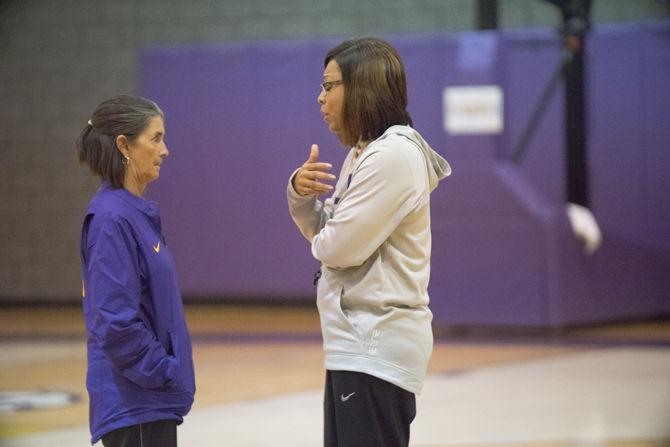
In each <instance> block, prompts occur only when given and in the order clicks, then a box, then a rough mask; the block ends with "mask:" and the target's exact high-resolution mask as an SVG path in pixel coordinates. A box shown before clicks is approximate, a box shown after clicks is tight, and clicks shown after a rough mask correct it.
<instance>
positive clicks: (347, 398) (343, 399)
mask: <svg viewBox="0 0 670 447" xmlns="http://www.w3.org/2000/svg"><path fill="white" fill-rule="evenodd" d="M354 394H356V391H354V392H353V393H351V394H349V395H348V396H345V395H344V394H340V399H342V402H346V401H348V400H349V398H350V397H351V396H353V395H354Z"/></svg>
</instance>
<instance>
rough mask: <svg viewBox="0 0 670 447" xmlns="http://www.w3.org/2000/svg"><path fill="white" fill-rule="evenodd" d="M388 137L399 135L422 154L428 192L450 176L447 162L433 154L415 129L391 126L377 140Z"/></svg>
mask: <svg viewBox="0 0 670 447" xmlns="http://www.w3.org/2000/svg"><path fill="white" fill-rule="evenodd" d="M389 135H399V136H402V137H404V138H407V139H408V140H410V141H411V142H412V143H414V144H415V145H416V146H417V147H418V148H419V149H420V150H421V152H422V153H423V155H424V157H425V158H426V166H427V167H428V182H429V185H430V190H431V191H432V190H433V189H435V188H436V187H437V183H438V182H439V181H440V180H442V179H443V178H445V177H448V176H449V175H451V166H450V165H449V162H447V160H445V159H444V157H442V156H441V155H440V154H438V153H437V152H435V150H434V149H433V148H432V147H430V145H429V144H428V142H427V141H426V140H424V139H423V137H422V136H421V134H420V133H419V132H417V131H416V130H415V129H413V128H411V127H409V126H399V125H398V126H391V127H389V128H388V129H386V132H384V134H383V135H382V136H381V137H379V139H380V140H381V139H384V138H386V137H388V136H389Z"/></svg>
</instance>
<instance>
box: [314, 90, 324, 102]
mask: <svg viewBox="0 0 670 447" xmlns="http://www.w3.org/2000/svg"><path fill="white" fill-rule="evenodd" d="M316 102H318V103H319V104H323V103H325V102H326V92H324V91H323V90H321V93H319V96H317V97H316Z"/></svg>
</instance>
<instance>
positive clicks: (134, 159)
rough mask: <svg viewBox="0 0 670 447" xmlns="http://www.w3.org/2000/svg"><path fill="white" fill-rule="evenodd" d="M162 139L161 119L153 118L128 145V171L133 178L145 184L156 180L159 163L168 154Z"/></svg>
mask: <svg viewBox="0 0 670 447" xmlns="http://www.w3.org/2000/svg"><path fill="white" fill-rule="evenodd" d="M164 137H165V127H164V125H163V118H161V117H160V116H154V117H153V118H151V120H150V121H149V124H148V125H147V127H146V129H144V131H143V132H142V133H141V134H139V135H138V136H137V138H136V139H135V140H134V141H132V142H129V143H128V146H129V148H130V162H129V163H128V169H130V170H131V173H132V175H134V176H135V178H137V179H140V180H141V181H143V182H147V183H148V182H152V181H154V180H156V179H157V178H158V176H159V175H160V171H161V167H160V166H161V163H162V162H163V160H164V159H165V157H167V156H168V154H169V152H168V149H167V147H166V146H165V140H164Z"/></svg>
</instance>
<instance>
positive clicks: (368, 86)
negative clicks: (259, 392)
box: [287, 37, 451, 447]
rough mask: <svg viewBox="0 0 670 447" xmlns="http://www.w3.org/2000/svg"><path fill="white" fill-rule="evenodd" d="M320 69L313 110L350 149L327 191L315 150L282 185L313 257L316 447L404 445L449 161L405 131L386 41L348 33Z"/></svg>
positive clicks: (402, 91) (424, 358)
mask: <svg viewBox="0 0 670 447" xmlns="http://www.w3.org/2000/svg"><path fill="white" fill-rule="evenodd" d="M324 67H325V69H324V82H323V83H322V84H321V89H322V90H321V93H320V94H319V96H318V103H319V105H320V109H321V113H322V115H323V118H324V120H325V122H326V123H327V124H328V127H329V129H330V131H331V132H333V133H335V134H337V136H338V138H339V140H340V142H341V143H342V144H343V145H344V146H345V147H348V148H351V149H350V150H349V153H348V155H347V157H346V160H345V161H344V164H343V166H342V170H341V171H340V176H339V178H338V180H337V182H336V185H335V187H334V190H333V187H332V186H331V185H330V184H329V183H328V182H329V181H331V180H334V179H335V178H336V177H335V176H334V175H332V174H331V173H330V172H329V170H330V169H331V165H330V164H329V163H323V162H320V161H319V148H318V146H317V145H312V148H311V152H310V156H309V158H308V160H307V161H306V162H305V163H304V164H303V165H302V166H301V167H300V168H299V169H297V170H296V171H295V172H294V173H293V175H292V176H291V179H290V181H289V184H288V188H287V196H288V204H289V210H290V213H291V216H292V218H293V221H294V222H295V223H296V225H297V226H298V228H299V229H300V231H301V233H302V234H303V235H304V236H305V238H306V239H307V240H308V241H309V242H310V243H311V249H312V255H313V256H314V257H315V258H316V259H318V260H319V261H320V262H321V270H320V272H317V275H316V277H315V282H316V281H318V283H317V305H318V308H319V314H320V318H321V329H322V333H323V342H324V351H325V368H326V389H325V402H324V413H325V414H324V416H325V420H324V444H325V446H327V447H334V446H340V447H342V446H346V447H356V446H365V447H374V446H379V447H382V446H383V447H394V446H398V447H400V446H403V447H405V446H407V445H408V444H409V432H410V430H409V427H410V424H411V422H412V420H413V419H414V417H415V414H416V401H415V394H418V393H419V392H420V391H421V387H422V385H423V380H424V376H425V374H426V368H427V365H428V361H429V359H430V355H431V352H432V348H433V335H432V330H431V320H432V314H431V312H430V310H429V308H428V301H429V299H428V292H427V287H428V280H429V277H430V250H431V235H430V193H431V191H432V190H433V189H435V187H436V186H437V183H438V181H439V180H440V179H442V178H444V177H446V176H447V175H449V174H450V173H451V168H450V167H449V164H448V163H447V162H446V160H444V159H443V158H442V157H441V156H440V155H439V154H437V153H436V152H435V151H434V150H433V149H432V148H431V147H430V146H429V145H428V143H427V142H426V141H425V140H424V139H423V138H422V137H421V135H420V134H419V133H418V132H417V131H416V130H414V129H413V128H412V127H411V126H412V120H411V118H410V116H409V113H408V112H407V110H406V108H407V85H406V79H405V71H404V67H403V64H402V62H401V60H400V57H399V55H398V53H397V51H396V50H395V49H394V48H393V47H392V46H391V45H389V44H388V43H387V42H385V41H383V40H381V39H378V38H371V37H366V38H359V39H351V40H347V41H344V42H342V43H341V44H340V45H338V46H336V47H335V48H333V49H332V50H330V51H329V52H328V54H327V55H326V58H325V61H324ZM330 191H332V192H333V194H332V196H331V197H330V198H328V199H327V200H325V201H323V202H322V201H321V200H319V199H318V196H319V195H321V194H323V193H326V192H330Z"/></svg>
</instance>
